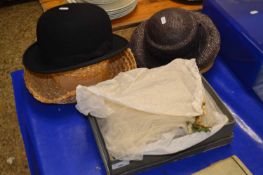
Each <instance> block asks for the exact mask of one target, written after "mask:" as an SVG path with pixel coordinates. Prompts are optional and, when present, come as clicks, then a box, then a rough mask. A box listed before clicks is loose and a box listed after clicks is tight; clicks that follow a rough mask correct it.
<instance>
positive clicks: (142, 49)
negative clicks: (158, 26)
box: [130, 11, 220, 72]
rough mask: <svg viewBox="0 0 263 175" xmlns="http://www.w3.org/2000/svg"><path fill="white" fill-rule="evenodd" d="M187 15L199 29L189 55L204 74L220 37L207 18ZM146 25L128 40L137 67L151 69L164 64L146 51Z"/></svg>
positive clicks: (213, 55)
mask: <svg viewBox="0 0 263 175" xmlns="http://www.w3.org/2000/svg"><path fill="white" fill-rule="evenodd" d="M189 13H192V14H193V16H194V17H195V19H196V21H197V23H198V24H199V25H200V27H201V30H200V34H199V37H200V38H199V42H198V44H197V48H196V49H195V50H193V53H192V54H190V55H194V56H193V57H194V58H196V62H197V65H198V67H199V70H200V71H201V72H206V71H208V70H209V69H210V68H211V67H212V65H213V63H214V60H215V57H216V55H217V54H218V51H219V49H220V35H219V32H218V31H217V29H216V27H215V25H214V23H213V22H212V21H211V19H210V18H209V17H208V16H206V15H204V14H202V13H199V12H192V11H189ZM146 24H147V21H145V22H142V23H141V24H140V25H139V26H138V27H137V28H136V29H135V31H134V33H133V34H132V37H131V40H130V48H131V50H132V52H133V54H134V57H135V59H136V62H137V66H138V67H148V68H153V67H158V66H161V65H164V64H166V63H164V62H162V61H163V60H160V59H158V58H156V57H154V56H153V55H151V54H150V53H149V51H147V47H146V46H145V45H146V42H145V36H144V34H145V28H146V27H145V26H146ZM178 42H180V41H178Z"/></svg>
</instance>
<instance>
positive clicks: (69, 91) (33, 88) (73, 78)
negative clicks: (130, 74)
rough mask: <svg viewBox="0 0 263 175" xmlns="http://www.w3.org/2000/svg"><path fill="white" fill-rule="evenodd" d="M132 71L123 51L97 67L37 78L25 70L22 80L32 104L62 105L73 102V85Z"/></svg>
mask: <svg viewBox="0 0 263 175" xmlns="http://www.w3.org/2000/svg"><path fill="white" fill-rule="evenodd" d="M136 67H137V66H136V62H135V59H134V57H133V54H132V52H131V50H130V49H126V50H125V51H123V52H122V53H120V54H118V55H116V56H114V57H111V58H109V59H107V60H104V61H102V62H99V63H97V64H93V65H90V66H86V67H82V68H79V69H75V70H71V71H66V72H61V73H51V74H41V73H35V72H31V71H29V70H27V69H25V71H24V79H25V84H26V87H27V89H28V90H29V92H30V93H31V94H32V95H33V97H34V98H35V99H36V100H38V101H40V102H43V103H55V104H65V103H74V102H75V101H76V99H75V95H76V91H75V89H76V86H77V85H79V84H81V85H85V86H89V85H94V84H96V83H99V82H101V81H105V80H108V79H111V78H113V77H114V76H116V75H117V74H119V73H120V72H125V71H128V70H131V69H134V68H136Z"/></svg>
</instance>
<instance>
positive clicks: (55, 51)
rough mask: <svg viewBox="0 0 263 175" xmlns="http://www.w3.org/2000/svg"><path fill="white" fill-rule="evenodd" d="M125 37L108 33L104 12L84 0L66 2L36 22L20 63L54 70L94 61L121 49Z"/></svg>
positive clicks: (33, 70)
mask: <svg viewBox="0 0 263 175" xmlns="http://www.w3.org/2000/svg"><path fill="white" fill-rule="evenodd" d="M127 43H128V42H127V40H126V39H124V38H122V37H120V36H117V35H113V34H112V28H111V22H110V19H109V17H108V15H107V13H106V12H105V11H104V10H103V9H102V8H100V7H98V6H96V5H92V4H88V3H85V4H84V3H82V4H78V3H76V4H66V5H62V6H58V7H54V8H52V9H50V10H48V11H47V12H45V13H44V14H43V15H42V16H41V17H40V18H39V21H38V24H37V42H36V43H34V44H33V45H31V46H30V47H29V48H28V49H27V50H26V52H25V54H24V56H23V64H24V66H25V67H26V68H27V69H28V70H30V71H32V72H38V73H56V72H62V71H67V70H72V69H76V68H80V67H84V66H88V65H91V64H95V63H98V62H100V61H103V60H105V59H108V58H109V57H111V56H113V55H116V54H118V53H120V52H122V51H123V50H124V49H125V48H126V47H127Z"/></svg>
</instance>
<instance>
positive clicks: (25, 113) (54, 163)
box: [12, 57, 263, 175]
mask: <svg viewBox="0 0 263 175" xmlns="http://www.w3.org/2000/svg"><path fill="white" fill-rule="evenodd" d="M205 77H206V78H207V80H208V81H209V82H210V84H211V85H212V87H213V88H214V89H215V90H216V91H217V92H218V94H219V96H220V97H221V98H222V99H223V101H224V102H225V103H226V104H227V105H228V106H229V107H230V108H231V110H232V111H233V112H234V113H235V114H236V116H235V119H236V121H237V124H236V126H235V128H234V139H233V142H232V143H231V144H230V145H227V146H223V147H221V148H217V149H214V150H210V151H207V152H204V153H201V154H198V155H195V156H192V157H188V158H186V159H182V160H179V161H176V162H171V163H166V164H164V165H162V166H159V167H155V168H151V169H148V170H145V171H143V172H140V173H137V174H140V175H148V174H149V175H153V174H154V175H163V174H168V175H170V174H171V175H172V174H173V175H174V174H180V175H184V174H185V175H186V174H187V175H188V174H191V173H194V172H196V171H198V170H200V169H202V168H205V167H207V166H209V165H210V164H212V163H214V162H217V161H218V160H221V159H224V158H226V157H229V156H231V155H237V156H238V157H239V158H240V159H241V160H242V161H243V162H244V164H245V165H246V166H247V167H248V168H249V169H250V170H251V172H252V173H254V174H259V175H260V174H263V166H262V162H263V140H262V137H263V129H262V126H263V104H262V102H261V101H260V100H259V99H258V98H257V97H256V96H255V94H254V93H253V92H252V91H249V90H246V89H244V87H243V86H242V85H241V84H240V82H239V81H238V80H237V79H236V78H235V76H234V75H233V73H232V72H231V71H230V70H229V69H228V68H227V66H225V64H224V62H223V61H222V59H221V58H220V57H218V58H217V61H216V63H215V65H214V67H213V68H212V69H211V70H210V71H209V72H208V73H206V74H205ZM12 78H13V86H14V93H15V101H16V107H17V114H18V119H19V125H20V128H21V132H22V136H23V139H24V144H25V148H26V152H27V157H28V161H29V167H30V170H31V174H32V175H34V174H43V175H45V174H46V175H53V174H54V175H57V174H63V175H75V174H78V175H82V174H83V175H84V174H85V175H87V174H92V175H102V174H105V173H106V172H105V169H104V167H103V163H102V160H101V158H100V155H99V151H98V149H97V146H96V143H95V140H94V137H93V134H92V130H91V128H90V124H89V120H88V119H87V118H86V117H85V116H83V115H82V114H80V113H79V112H78V111H77V110H76V109H75V105H74V104H70V105H49V104H43V103H40V102H38V101H36V100H35V99H34V98H33V97H32V96H31V95H30V94H29V92H28V91H27V89H26V87H25V84H24V80H23V72H22V71H17V72H14V73H12Z"/></svg>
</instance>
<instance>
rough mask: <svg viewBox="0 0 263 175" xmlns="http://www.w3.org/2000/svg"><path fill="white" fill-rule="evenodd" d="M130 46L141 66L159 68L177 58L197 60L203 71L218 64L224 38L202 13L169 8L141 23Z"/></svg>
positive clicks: (133, 35)
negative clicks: (215, 61) (216, 61)
mask: <svg viewBox="0 0 263 175" xmlns="http://www.w3.org/2000/svg"><path fill="white" fill-rule="evenodd" d="M130 47H131V49H132V52H133V53H134V56H135V59H136V62H137V65H138V66H139V67H148V68H152V67H157V66H161V65H164V64H167V63H169V62H170V61H172V60H173V59H175V58H186V59H190V58H196V62H197V65H198V67H199V69H200V70H201V72H205V71H207V70H208V69H209V68H210V67H211V66H212V65H213V63H214V60H215V57H216V55H217V53H218V51H219V48H220V36H219V32H218V30H217V29H216V27H215V25H214V24H213V22H212V21H211V20H210V18H209V17H208V16H206V15H204V14H201V13H199V12H193V11H187V10H183V9H179V8H169V9H165V10H162V11H160V12H158V13H156V14H155V15H153V16H152V17H151V18H150V19H149V20H148V21H145V22H143V23H141V24H140V25H139V26H138V27H137V28H136V30H135V31H134V33H133V34H132V37H131V41H130Z"/></svg>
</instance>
